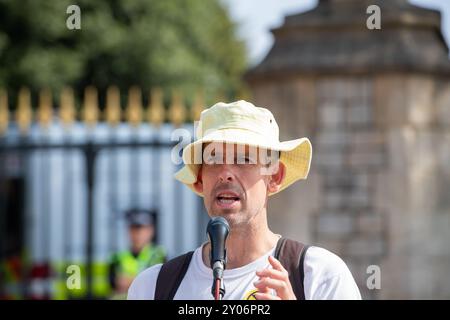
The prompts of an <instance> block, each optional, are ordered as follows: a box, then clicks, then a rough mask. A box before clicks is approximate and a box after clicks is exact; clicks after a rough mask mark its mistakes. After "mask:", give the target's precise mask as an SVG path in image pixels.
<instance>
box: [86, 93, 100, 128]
mask: <svg viewBox="0 0 450 320" xmlns="http://www.w3.org/2000/svg"><path fill="white" fill-rule="evenodd" d="M98 114H99V111H98V98H97V89H96V88H94V87H92V86H89V87H87V88H86V89H85V90H84V106H83V121H84V122H85V123H86V124H87V125H88V127H93V126H95V125H96V124H97V121H98V118H99V117H98Z"/></svg>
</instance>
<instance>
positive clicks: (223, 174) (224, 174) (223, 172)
mask: <svg viewBox="0 0 450 320" xmlns="http://www.w3.org/2000/svg"><path fill="white" fill-rule="evenodd" d="M219 179H220V181H221V182H231V181H233V179H234V176H233V172H232V171H231V168H230V165H228V164H223V165H221V166H220V172H219Z"/></svg>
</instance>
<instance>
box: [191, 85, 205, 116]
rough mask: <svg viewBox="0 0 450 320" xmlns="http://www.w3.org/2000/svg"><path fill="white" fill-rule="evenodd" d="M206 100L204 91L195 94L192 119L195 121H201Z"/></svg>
mask: <svg viewBox="0 0 450 320" xmlns="http://www.w3.org/2000/svg"><path fill="white" fill-rule="evenodd" d="M204 104H205V99H204V94H203V91H200V90H198V91H197V92H196V93H195V97H194V103H193V104H192V108H191V117H192V120H193V121H198V120H199V119H200V113H202V111H203V109H204Z"/></svg>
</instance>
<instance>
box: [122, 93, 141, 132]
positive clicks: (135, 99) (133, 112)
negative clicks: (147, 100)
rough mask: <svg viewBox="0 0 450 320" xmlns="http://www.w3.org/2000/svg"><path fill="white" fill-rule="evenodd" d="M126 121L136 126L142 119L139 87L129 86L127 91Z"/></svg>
mask: <svg viewBox="0 0 450 320" xmlns="http://www.w3.org/2000/svg"><path fill="white" fill-rule="evenodd" d="M126 114H127V121H128V123H130V124H131V125H132V126H133V127H137V126H138V125H139V124H140V123H141V121H142V95H141V89H139V88H138V87H131V88H130V90H129V91H128V105H127V113H126Z"/></svg>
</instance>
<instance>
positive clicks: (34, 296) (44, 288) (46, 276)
mask: <svg viewBox="0 0 450 320" xmlns="http://www.w3.org/2000/svg"><path fill="white" fill-rule="evenodd" d="M51 275H52V272H51V267H50V265H49V264H48V263H39V264H34V265H33V266H32V267H31V270H30V276H29V279H28V280H29V284H30V286H29V291H28V296H27V299H31V300H48V299H50V297H51Z"/></svg>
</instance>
